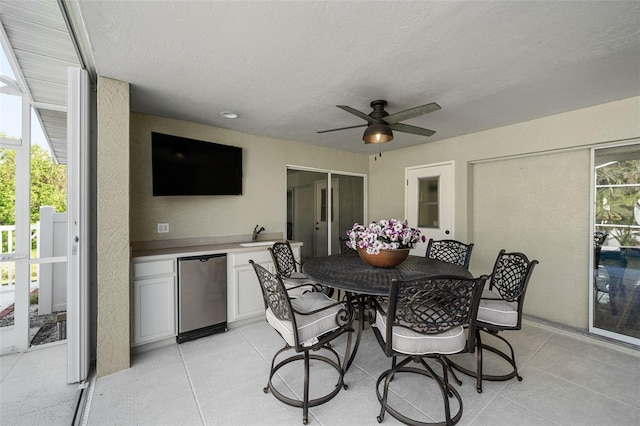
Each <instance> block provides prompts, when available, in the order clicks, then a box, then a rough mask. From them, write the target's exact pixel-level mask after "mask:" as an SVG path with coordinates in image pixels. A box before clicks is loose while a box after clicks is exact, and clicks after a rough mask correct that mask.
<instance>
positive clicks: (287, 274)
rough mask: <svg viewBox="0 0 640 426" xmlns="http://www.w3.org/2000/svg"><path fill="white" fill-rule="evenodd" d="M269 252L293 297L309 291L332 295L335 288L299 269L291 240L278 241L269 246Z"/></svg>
mask: <svg viewBox="0 0 640 426" xmlns="http://www.w3.org/2000/svg"><path fill="white" fill-rule="evenodd" d="M269 253H271V258H272V259H273V263H274V265H275V267H276V272H277V273H278V275H280V277H281V278H282V281H283V282H284V286H285V287H286V288H287V289H288V291H289V295H290V296H292V297H297V296H300V295H301V294H303V293H306V292H309V291H321V292H323V293H326V294H328V295H329V296H331V294H332V293H333V289H327V288H325V287H323V286H321V285H320V284H317V283H315V282H314V281H313V280H312V279H310V278H309V277H308V276H306V275H305V274H304V273H302V272H299V271H298V265H299V263H298V261H296V258H295V256H294V255H293V249H292V248H291V244H289V241H278V242H275V243H274V244H273V246H271V247H269Z"/></svg>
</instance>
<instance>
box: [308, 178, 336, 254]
mask: <svg viewBox="0 0 640 426" xmlns="http://www.w3.org/2000/svg"><path fill="white" fill-rule="evenodd" d="M338 191H339V188H338V180H337V179H332V180H331V191H330V192H329V191H327V181H326V180H320V181H316V182H315V225H316V227H315V253H314V256H315V257H319V256H327V255H328V254H329V249H331V253H338V251H339V244H338V240H337V235H338V221H337V220H336V218H337V217H338V212H337V209H338V208H339V207H338V203H337V200H338V199H339V197H338ZM329 193H330V194H331V195H330V196H328V194H329ZM329 223H331V227H330V228H329ZM334 236H335V238H334ZM333 240H336V241H335V242H334V241H333ZM329 241H331V242H332V244H331V248H329Z"/></svg>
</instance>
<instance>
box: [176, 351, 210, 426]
mask: <svg viewBox="0 0 640 426" xmlns="http://www.w3.org/2000/svg"><path fill="white" fill-rule="evenodd" d="M178 351H180V358H181V359H182V367H183V368H184V371H185V373H186V374H187V381H188V382H189V387H190V388H191V393H192V394H193V399H194V401H195V403H196V407H197V409H198V415H199V416H200V421H201V422H202V424H203V426H206V424H207V423H206V421H205V419H204V413H203V412H202V407H201V406H200V401H199V400H198V394H197V393H196V389H195V387H194V386H193V380H192V379H191V373H190V372H189V367H188V366H187V362H186V360H185V358H184V353H183V352H182V348H181V347H180V345H178Z"/></svg>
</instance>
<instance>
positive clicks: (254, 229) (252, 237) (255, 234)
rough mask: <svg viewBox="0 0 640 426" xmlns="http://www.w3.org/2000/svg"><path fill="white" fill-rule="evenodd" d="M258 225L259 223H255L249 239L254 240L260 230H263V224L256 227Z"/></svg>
mask: <svg viewBox="0 0 640 426" xmlns="http://www.w3.org/2000/svg"><path fill="white" fill-rule="evenodd" d="M258 226H260V225H256V227H255V228H253V235H252V236H251V240H252V241H255V240H257V239H258V234H259V233H261V232H262V231H264V226H260V229H258Z"/></svg>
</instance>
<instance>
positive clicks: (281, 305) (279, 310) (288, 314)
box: [249, 260, 295, 321]
mask: <svg viewBox="0 0 640 426" xmlns="http://www.w3.org/2000/svg"><path fill="white" fill-rule="evenodd" d="M249 263H251V265H252V266H253V270H254V271H255V272H256V275H257V276H258V281H259V282H260V288H261V289H262V297H263V299H264V306H265V309H267V308H271V312H273V314H274V315H275V316H276V317H277V318H278V319H280V320H283V321H294V320H295V318H294V316H293V308H292V307H291V301H290V300H289V296H288V294H287V291H286V290H285V287H284V284H283V283H282V280H281V279H280V278H279V277H278V276H277V275H274V274H272V273H271V272H269V271H268V270H266V269H265V268H264V267H263V266H261V265H259V264H257V263H255V262H254V261H253V260H250V261H249Z"/></svg>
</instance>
